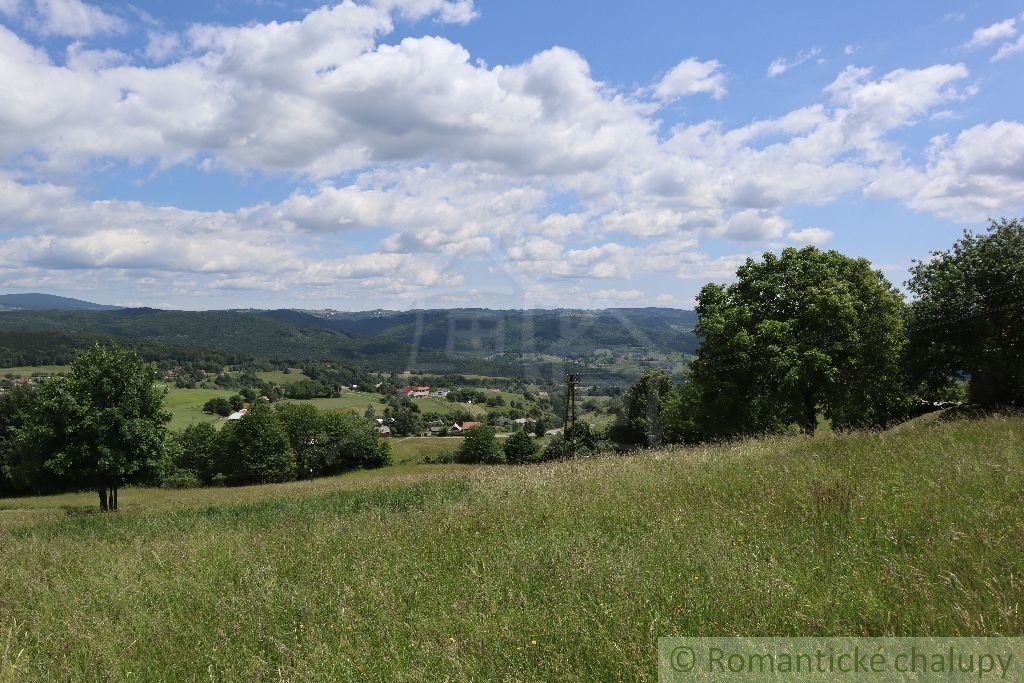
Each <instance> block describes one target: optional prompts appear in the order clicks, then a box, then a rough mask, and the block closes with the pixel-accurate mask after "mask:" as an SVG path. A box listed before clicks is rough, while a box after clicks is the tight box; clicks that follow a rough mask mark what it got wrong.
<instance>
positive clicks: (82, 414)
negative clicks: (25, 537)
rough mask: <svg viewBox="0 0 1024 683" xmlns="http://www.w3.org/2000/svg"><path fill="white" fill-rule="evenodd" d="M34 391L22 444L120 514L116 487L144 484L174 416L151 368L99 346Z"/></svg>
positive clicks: (102, 506)
mask: <svg viewBox="0 0 1024 683" xmlns="http://www.w3.org/2000/svg"><path fill="white" fill-rule="evenodd" d="M38 392H39V393H38V396H37V397H36V399H37V402H36V406H35V410H34V415H33V418H32V420H31V421H29V423H28V424H26V425H25V426H24V427H22V428H21V429H20V430H19V436H18V438H19V440H20V441H21V442H22V443H23V444H26V445H28V444H30V445H32V446H33V447H34V448H35V449H36V450H37V451H38V452H40V453H44V454H45V458H46V460H45V463H44V467H45V468H46V469H48V470H50V471H52V472H54V473H56V474H57V475H59V476H61V477H62V478H63V479H64V481H65V482H66V483H67V484H69V485H75V486H91V487H92V488H93V489H95V490H96V491H97V493H98V494H99V499H100V509H101V510H117V507H118V501H117V494H118V489H119V488H120V487H121V486H123V485H125V484H130V483H135V482H138V481H140V480H144V479H146V478H148V477H149V476H150V475H151V474H152V473H153V472H154V471H155V469H156V467H157V465H158V463H159V460H160V456H161V454H162V453H163V448H164V438H165V436H166V431H167V427H166V426H167V423H168V422H169V421H170V419H171V415H170V413H169V412H167V411H166V410H164V407H163V401H164V395H165V394H166V390H165V389H163V388H162V387H160V386H159V385H158V384H157V383H156V371H155V370H154V368H153V367H152V366H151V365H148V364H146V363H144V362H143V361H142V359H141V358H140V357H139V355H138V354H137V353H135V352H134V351H130V350H127V349H122V348H119V347H116V346H115V347H103V346H99V345H96V346H94V347H93V348H91V349H89V350H88V351H84V352H82V353H80V354H79V355H78V356H77V357H76V358H75V360H74V362H73V363H72V364H71V369H70V370H69V371H68V373H67V374H66V375H65V376H63V377H58V378H54V379H51V380H49V381H47V382H46V383H45V384H44V385H43V386H42V387H41V388H40V389H39V390H38Z"/></svg>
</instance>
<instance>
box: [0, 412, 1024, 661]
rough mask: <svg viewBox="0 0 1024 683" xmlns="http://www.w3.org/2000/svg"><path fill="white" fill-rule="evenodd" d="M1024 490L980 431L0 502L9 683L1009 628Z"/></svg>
mask: <svg viewBox="0 0 1024 683" xmlns="http://www.w3.org/2000/svg"><path fill="white" fill-rule="evenodd" d="M1022 490H1024V419H1022V418H1019V417H993V418H986V419H982V420H976V421H959V422H952V421H943V420H941V419H926V420H919V421H915V422H913V423H909V424H907V425H904V426H902V427H900V428H898V429H895V430H892V431H889V432H884V433H863V434H853V435H834V434H825V435H822V436H819V437H815V438H804V437H791V438H777V439H764V440H752V441H743V442H737V443H734V444H728V445H721V446H709V447H700V448H678V449H672V450H664V451H660V452H653V453H644V454H640V455H633V456H619V457H614V456H609V457H601V458H594V459H590V460H583V461H574V462H566V463H554V464H546V465H538V466H526V467H519V468H513V467H485V466H480V467H460V466H401V467H394V468H389V469H386V470H378V471H374V472H361V473H357V474H354V475H347V476H342V477H336V478H331V479H323V480H318V481H314V482H294V483H291V484H282V485H274V486H265V487H250V488H239V489H207V490H199V491H160V490H126V491H123V492H122V495H121V503H122V506H123V508H124V510H123V511H122V512H121V513H117V514H110V515H99V514H93V513H91V508H92V505H93V501H92V499H91V498H92V497H91V496H90V495H88V494H74V495H68V496H55V497H48V498H28V499H14V500H2V501H0V547H2V548H3V549H4V551H3V553H2V555H0V656H2V657H4V659H3V661H2V662H0V680H6V679H11V680H20V679H36V678H45V679H55V678H60V679H73V680H87V679H104V680H127V679H131V678H141V679H147V680H197V679H206V680H239V679H247V680H248V679H260V680H265V679H271V678H273V679H285V680H323V679H333V680H336V679H341V680H389V681H390V680H399V681H401V680H407V681H421V680H454V681H470V680H495V679H497V680H586V681H592V680H651V679H652V678H654V677H655V647H656V639H657V637H658V636H661V635H673V634H685V635H779V636H783V635H826V634H842V635H918V636H925V635H945V636H958V635H1022V634H1024V613H1022V611H1021V604H1022V602H1024V582H1022V580H1021V577H1022V576H1024V501H1022V498H1021V495H1020V492H1021V491H1022ZM5 641H6V642H5Z"/></svg>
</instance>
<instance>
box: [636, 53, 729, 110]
mask: <svg viewBox="0 0 1024 683" xmlns="http://www.w3.org/2000/svg"><path fill="white" fill-rule="evenodd" d="M721 69H722V65H721V64H719V63H718V61H717V60H714V59H711V60H708V61H706V62H702V61H700V60H699V59H694V58H693V57H691V58H689V59H684V60H683V61H681V62H679V63H678V64H676V65H675V66H674V67H672V68H671V69H670V70H669V72H668V73H666V74H665V75H664V76H663V77H662V79H661V80H660V81H659V82H658V84H657V85H656V86H655V88H654V96H655V97H657V98H658V99H659V100H662V101H666V102H667V101H671V100H675V99H678V98H680V97H686V96H688V95H696V94H698V93H708V94H710V95H711V96H712V97H713V98H714V99H716V100H719V99H721V98H723V97H725V92H726V90H725V74H724V73H723V72H722V70H721Z"/></svg>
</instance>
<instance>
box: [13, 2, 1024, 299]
mask: <svg viewBox="0 0 1024 683" xmlns="http://www.w3.org/2000/svg"><path fill="white" fill-rule="evenodd" d="M0 24H2V26H0V82H2V83H4V87H5V89H6V91H7V96H6V97H4V98H0V242H2V243H3V244H2V248H0V291H7V292H13V291H47V292H52V293H57V294H64V295H69V296H77V297H81V298H86V299H91V300H95V301H98V302H102V303H117V304H124V305H149V306H158V307H175V308H195V309H204V308H225V307H250V306H251V307H278V306H287V307H299V308H321V307H331V308H339V309H348V310H357V309H370V308H378V307H380V308H410V307H451V306H488V307H516V308H518V307H551V306H566V307H603V306H617V305H618V306H635V305H665V306H677V307H690V306H692V304H693V297H694V295H695V294H696V292H697V291H698V290H699V288H700V286H701V285H702V284H703V283H705V282H707V281H710V280H715V281H727V280H728V279H729V277H730V275H731V273H732V272H734V270H735V268H736V266H737V265H738V264H739V263H741V262H742V261H743V259H745V258H746V257H748V256H754V257H756V256H757V255H759V254H761V253H763V252H765V251H769V250H776V251H777V250H779V249H782V248H784V247H786V246H802V245H806V244H814V245H817V246H820V247H823V248H835V249H838V250H840V251H842V252H844V253H847V254H850V255H856V256H866V257H868V258H870V259H871V260H872V261H873V262H874V263H875V264H876V265H877V267H879V268H880V269H882V270H883V271H884V272H885V273H886V274H887V275H888V276H889V278H890V279H891V280H892V281H893V282H894V283H895V284H900V283H901V282H902V281H903V280H904V279H905V277H906V269H907V266H908V265H909V263H910V261H911V259H914V258H924V257H926V256H927V255H928V253H929V252H930V251H931V250H934V249H940V248H944V247H946V246H948V245H949V244H951V243H952V241H953V240H954V239H955V238H956V236H957V235H958V234H959V233H960V231H961V230H962V229H963V228H965V227H967V228H972V229H981V228H983V227H984V225H985V222H986V220H985V219H986V218H987V217H989V216H992V217H999V216H1003V215H1006V216H1011V215H1020V214H1021V213H1024V123H1022V122H1021V112H1022V111H1024V106H1022V105H1024V94H1022V93H1024V89H1022V87H1021V86H1024V78H1022V76H1021V74H1022V73H1024V5H1022V3H1020V2H1005V1H998V0H991V1H986V2H966V3H963V2H962V3H954V2H901V3H892V2H859V3H821V2H814V3H812V2H785V3H769V2H764V3H743V4H740V3H680V2H660V1H659V2H653V1H651V2H633V3H605V2H594V1H591V2H583V1H577V0H563V1H560V2H542V1H539V0H519V1H517V2H497V1H489V0H477V1H476V2H473V0H362V1H361V2H359V3H353V2H346V3H340V4H339V3H333V4H328V5H324V6H311V5H307V4H299V3H290V2H283V1H282V2H269V1H268V2H256V1H253V2H220V3H216V2H198V1H188V2H175V3H163V2H161V3H155V2H154V3H146V2H137V3H134V4H131V3H127V2H117V1H112V0H111V1H107V2H99V1H97V2H93V3H87V2H82V0H0Z"/></svg>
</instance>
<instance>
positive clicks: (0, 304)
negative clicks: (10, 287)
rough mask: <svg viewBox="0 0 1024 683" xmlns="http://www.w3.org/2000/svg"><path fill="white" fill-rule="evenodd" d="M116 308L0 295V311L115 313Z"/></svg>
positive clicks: (57, 298) (45, 296)
mask: <svg viewBox="0 0 1024 683" xmlns="http://www.w3.org/2000/svg"><path fill="white" fill-rule="evenodd" d="M118 308H120V307H119V306H104V305H103V304H94V303H92V302H91V301H82V300H81V299H70V298H68V297H66V296H55V295H53V294H39V293H36V292H32V293H28V294H0V311H115V310H117V309H118Z"/></svg>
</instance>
